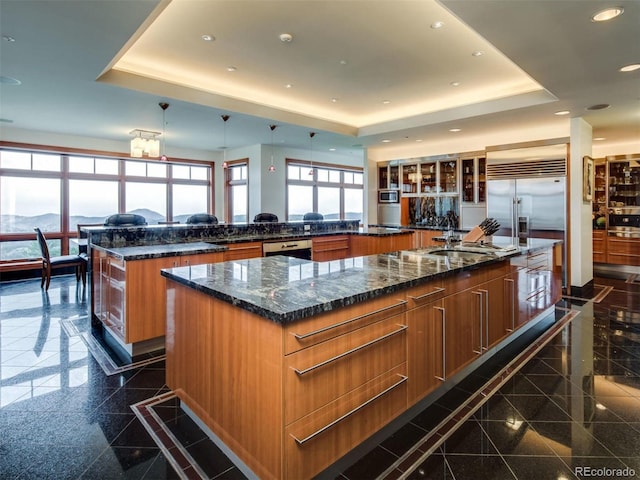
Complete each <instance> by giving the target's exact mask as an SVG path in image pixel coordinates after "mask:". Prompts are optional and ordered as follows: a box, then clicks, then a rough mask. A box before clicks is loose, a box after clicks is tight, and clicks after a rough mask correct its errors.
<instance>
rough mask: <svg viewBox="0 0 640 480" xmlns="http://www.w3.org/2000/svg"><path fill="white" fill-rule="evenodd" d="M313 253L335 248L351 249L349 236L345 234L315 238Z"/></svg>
mask: <svg viewBox="0 0 640 480" xmlns="http://www.w3.org/2000/svg"><path fill="white" fill-rule="evenodd" d="M312 245H313V253H316V252H327V251H333V250H345V249H346V250H348V249H349V237H347V236H346V235H345V236H336V237H321V238H314V239H313V242H312Z"/></svg>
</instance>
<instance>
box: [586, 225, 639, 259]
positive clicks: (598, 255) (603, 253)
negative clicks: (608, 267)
mask: <svg viewBox="0 0 640 480" xmlns="http://www.w3.org/2000/svg"><path fill="white" fill-rule="evenodd" d="M606 235H607V232H606V231H604V230H594V231H593V263H607V236H606ZM638 248H640V245H639V246H638Z"/></svg>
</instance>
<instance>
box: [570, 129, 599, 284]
mask: <svg viewBox="0 0 640 480" xmlns="http://www.w3.org/2000/svg"><path fill="white" fill-rule="evenodd" d="M570 135H571V137H570V141H571V147H570V152H569V154H570V164H569V192H570V196H569V205H570V208H569V225H570V232H571V237H570V238H571V240H570V241H571V245H570V248H571V256H570V258H571V262H570V265H571V278H570V279H569V284H570V285H571V286H574V287H583V286H585V285H586V284H587V283H589V282H590V281H591V280H593V243H592V236H593V232H592V223H591V202H583V201H582V158H583V157H584V156H585V155H589V156H591V145H592V128H591V125H589V124H588V123H587V122H585V121H584V120H583V119H582V118H572V119H571V134H570Z"/></svg>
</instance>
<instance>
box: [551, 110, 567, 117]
mask: <svg viewBox="0 0 640 480" xmlns="http://www.w3.org/2000/svg"><path fill="white" fill-rule="evenodd" d="M570 113H571V112H570V111H569V110H560V111H559V112H556V113H554V115H558V116H561V115H569V114H570Z"/></svg>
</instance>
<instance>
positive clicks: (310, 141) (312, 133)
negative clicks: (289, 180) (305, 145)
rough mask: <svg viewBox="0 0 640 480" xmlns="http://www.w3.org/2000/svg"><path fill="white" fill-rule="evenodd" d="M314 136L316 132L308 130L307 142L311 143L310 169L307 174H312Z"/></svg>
mask: <svg viewBox="0 0 640 480" xmlns="http://www.w3.org/2000/svg"><path fill="white" fill-rule="evenodd" d="M315 136H316V132H309V143H310V144H311V170H309V175H313V137H315Z"/></svg>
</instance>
